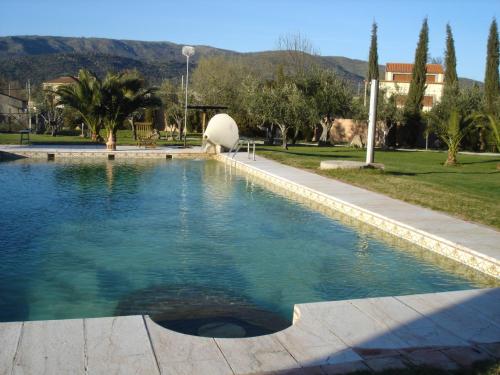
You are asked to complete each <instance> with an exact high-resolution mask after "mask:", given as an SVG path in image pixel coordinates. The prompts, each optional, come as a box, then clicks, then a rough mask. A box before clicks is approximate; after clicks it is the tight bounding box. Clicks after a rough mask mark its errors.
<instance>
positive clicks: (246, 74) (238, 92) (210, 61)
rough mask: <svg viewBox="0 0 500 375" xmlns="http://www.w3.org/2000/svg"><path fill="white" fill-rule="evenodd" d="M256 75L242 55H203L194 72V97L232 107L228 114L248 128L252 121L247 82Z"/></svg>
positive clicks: (239, 124) (200, 100) (204, 102)
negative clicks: (245, 84) (235, 56)
mask: <svg viewBox="0 0 500 375" xmlns="http://www.w3.org/2000/svg"><path fill="white" fill-rule="evenodd" d="M253 76H254V73H253V71H252V68H251V67H249V66H248V65H247V64H245V63H244V62H243V60H242V59H241V58H228V57H226V56H213V57H203V58H201V59H200V61H199V62H198V66H197V68H196V70H195V71H194V72H193V85H192V87H193V92H194V93H195V94H194V98H196V100H197V101H198V102H200V103H201V104H207V105H225V106H228V107H229V108H228V114H229V115H231V116H232V117H233V118H234V120H235V121H236V123H237V124H238V126H239V127H240V128H241V127H244V126H245V125H246V124H247V123H248V122H249V118H248V110H247V105H246V103H245V97H244V96H245V87H244V83H245V82H246V81H248V80H253V79H254V78H253Z"/></svg>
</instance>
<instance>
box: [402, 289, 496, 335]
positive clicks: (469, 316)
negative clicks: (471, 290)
mask: <svg viewBox="0 0 500 375" xmlns="http://www.w3.org/2000/svg"><path fill="white" fill-rule="evenodd" d="M454 295H456V293H439V294H436V295H432V294H431V295H425V294H420V295H411V296H403V297H398V300H400V301H401V302H403V303H404V304H406V305H408V306H409V307H411V308H412V309H414V310H415V311H418V312H419V313H421V314H423V315H425V316H428V317H429V319H431V320H432V321H433V322H435V323H436V324H438V325H440V326H441V327H444V328H445V329H447V330H448V331H450V332H455V333H456V335H458V336H459V337H461V338H462V339H464V340H466V341H468V342H471V343H475V342H482V343H494V342H497V341H498V337H499V336H500V326H498V325H496V324H495V322H494V321H493V320H490V319H487V318H486V317H484V316H483V315H482V314H481V313H478V311H476V309H475V308H473V307H471V306H470V304H467V300H464V301H463V302H462V303H459V304H455V300H454V298H453V297H454ZM499 298H500V296H499ZM443 303H446V304H447V305H448V306H453V307H452V308H451V309H450V308H448V309H443ZM476 303H479V302H478V301H474V302H473V303H471V304H476ZM493 311H496V312H497V314H498V313H499V311H500V310H499V309H495V310H493Z"/></svg>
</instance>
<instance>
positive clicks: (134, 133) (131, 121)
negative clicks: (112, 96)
mask: <svg viewBox="0 0 500 375" xmlns="http://www.w3.org/2000/svg"><path fill="white" fill-rule="evenodd" d="M130 125H132V137H133V138H134V141H137V129H136V127H135V122H134V118H133V117H132V118H131V119H130Z"/></svg>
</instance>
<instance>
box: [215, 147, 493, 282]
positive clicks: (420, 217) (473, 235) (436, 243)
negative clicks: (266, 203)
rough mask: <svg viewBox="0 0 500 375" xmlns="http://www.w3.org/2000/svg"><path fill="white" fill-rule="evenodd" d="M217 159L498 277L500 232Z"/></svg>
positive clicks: (284, 170)
mask: <svg viewBox="0 0 500 375" xmlns="http://www.w3.org/2000/svg"><path fill="white" fill-rule="evenodd" d="M216 158H217V159H218V160H220V161H222V162H224V163H227V164H229V165H231V166H234V167H235V168H237V169H240V170H242V171H244V172H245V173H247V174H250V175H254V176H256V177H259V178H261V179H263V180H265V181H267V182H269V183H273V184H275V185H277V186H281V187H283V188H285V189H287V190H289V191H292V192H295V193H297V194H298V195H300V196H302V197H305V198H308V199H311V200H313V201H315V202H318V203H320V204H324V205H325V206H328V207H331V208H333V209H335V210H337V211H339V212H342V213H344V214H347V215H349V216H352V217H355V218H356V219H359V220H361V221H363V222H366V223H368V224H370V225H373V226H375V227H377V228H378V229H380V230H382V231H386V232H389V233H391V234H393V235H395V236H397V237H401V238H404V239H406V240H408V241H410V242H413V243H415V244H417V245H419V246H422V247H424V248H426V249H429V250H431V251H435V252H437V253H440V254H442V255H444V256H446V257H449V258H452V259H454V260H456V261H458V262H460V263H463V264H466V265H468V266H470V267H472V268H475V269H477V270H479V271H481V272H484V273H487V274H489V275H491V276H493V277H496V278H500V232H499V231H496V230H495V229H492V228H489V227H486V226H483V225H480V224H476V223H471V222H466V221H464V220H460V219H457V218H455V217H451V216H449V215H447V214H444V213H441V212H437V211H432V210H430V209H427V208H423V207H420V206H415V205H412V204H409V203H405V202H403V201H400V200H396V199H393V198H390V197H388V196H386V195H383V194H379V193H375V192H372V191H368V190H365V189H362V188H358V187H355V186H353V185H349V184H347V183H343V182H340V181H337V180H334V179H331V178H327V177H324V176H320V175H318V174H315V173H312V172H308V171H304V170H302V169H298V168H293V167H290V166H286V165H283V164H280V163H278V162H275V161H273V160H269V159H265V158H262V157H257V158H256V160H255V161H254V160H251V159H248V157H247V154H246V153H239V154H238V155H236V156H235V157H234V158H230V157H229V156H228V155H227V154H223V155H217V156H216Z"/></svg>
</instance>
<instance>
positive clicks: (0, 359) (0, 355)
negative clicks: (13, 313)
mask: <svg viewBox="0 0 500 375" xmlns="http://www.w3.org/2000/svg"><path fill="white" fill-rule="evenodd" d="M22 326H23V323H17V322H15V323H1V324H0V374H10V373H11V372H12V367H13V364H14V356H15V355H16V351H17V345H18V342H19V337H20V336H21V329H22Z"/></svg>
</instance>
